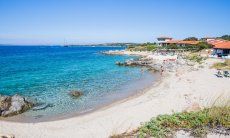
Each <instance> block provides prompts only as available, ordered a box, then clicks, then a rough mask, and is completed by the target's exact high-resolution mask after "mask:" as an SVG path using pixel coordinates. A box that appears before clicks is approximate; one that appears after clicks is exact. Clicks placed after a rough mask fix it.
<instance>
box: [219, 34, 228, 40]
mask: <svg viewBox="0 0 230 138" xmlns="http://www.w3.org/2000/svg"><path fill="white" fill-rule="evenodd" d="M220 38H221V39H224V40H228V41H230V35H223V36H221V37H220Z"/></svg>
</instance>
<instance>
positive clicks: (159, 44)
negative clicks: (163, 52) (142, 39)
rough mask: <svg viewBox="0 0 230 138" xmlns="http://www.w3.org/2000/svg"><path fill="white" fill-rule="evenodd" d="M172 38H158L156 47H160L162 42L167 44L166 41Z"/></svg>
mask: <svg viewBox="0 0 230 138" xmlns="http://www.w3.org/2000/svg"><path fill="white" fill-rule="evenodd" d="M172 39H173V38H171V37H164V36H163V37H158V38H157V44H158V46H162V45H161V44H162V43H164V42H167V41H171V40H172Z"/></svg>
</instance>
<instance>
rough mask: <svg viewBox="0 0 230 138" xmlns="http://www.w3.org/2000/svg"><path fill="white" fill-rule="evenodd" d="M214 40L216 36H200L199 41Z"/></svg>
mask: <svg viewBox="0 0 230 138" xmlns="http://www.w3.org/2000/svg"><path fill="white" fill-rule="evenodd" d="M214 40H216V37H204V38H201V41H205V42H208V41H214Z"/></svg>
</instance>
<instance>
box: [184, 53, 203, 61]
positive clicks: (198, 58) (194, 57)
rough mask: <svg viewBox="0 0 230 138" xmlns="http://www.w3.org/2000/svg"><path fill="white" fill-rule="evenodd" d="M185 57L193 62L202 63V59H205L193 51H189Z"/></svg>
mask: <svg viewBox="0 0 230 138" xmlns="http://www.w3.org/2000/svg"><path fill="white" fill-rule="evenodd" d="M186 59H187V60H190V61H193V62H197V63H202V61H203V60H205V59H206V58H204V57H201V56H200V55H198V54H197V53H193V54H192V53H191V54H189V55H187V56H186Z"/></svg>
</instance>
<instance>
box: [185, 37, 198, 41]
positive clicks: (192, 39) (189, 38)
mask: <svg viewBox="0 0 230 138" xmlns="http://www.w3.org/2000/svg"><path fill="white" fill-rule="evenodd" d="M184 41H198V38H196V37H188V38H185V39H184Z"/></svg>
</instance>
